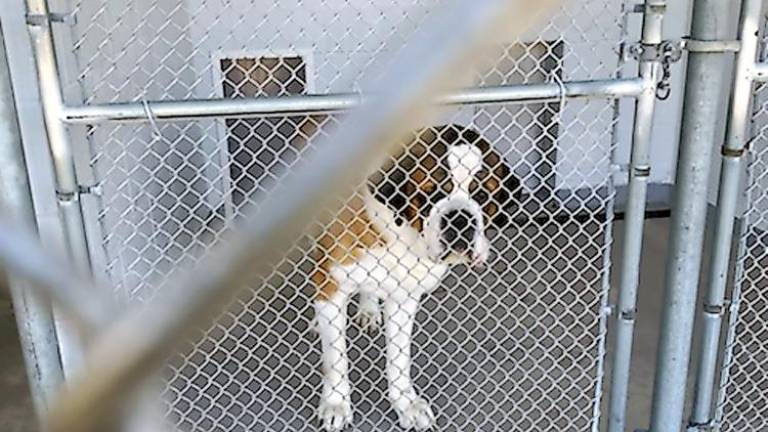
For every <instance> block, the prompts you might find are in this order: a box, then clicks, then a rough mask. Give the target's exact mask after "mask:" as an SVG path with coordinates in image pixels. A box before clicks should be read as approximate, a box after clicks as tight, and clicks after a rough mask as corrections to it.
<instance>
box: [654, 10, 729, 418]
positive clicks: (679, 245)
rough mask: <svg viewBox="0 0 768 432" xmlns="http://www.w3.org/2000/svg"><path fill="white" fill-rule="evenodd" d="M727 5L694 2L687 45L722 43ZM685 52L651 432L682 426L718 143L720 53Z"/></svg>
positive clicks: (723, 85) (722, 89)
mask: <svg viewBox="0 0 768 432" xmlns="http://www.w3.org/2000/svg"><path fill="white" fill-rule="evenodd" d="M732 7H733V5H732V2H731V1H729V0H696V1H695V2H694V8H693V20H692V24H691V40H692V41H696V42H699V41H704V42H706V41H723V40H725V39H727V38H728V36H729V34H728V33H729V25H728V24H729V23H728V20H727V19H724V17H727V16H729V12H730V10H731V8H732ZM704 51H705V50H701V51H698V50H697V51H692V52H690V53H689V55H688V70H687V74H686V85H685V96H684V101H683V118H682V128H681V133H680V149H679V152H678V163H677V178H676V182H675V185H676V188H675V199H674V202H673V207H672V208H673V210H672V221H671V240H670V245H669V255H668V258H667V259H668V261H667V269H666V284H665V289H664V309H663V313H662V321H661V332H660V337H659V348H658V352H657V358H656V376H655V379H654V389H653V402H652V408H651V429H650V430H651V431H652V432H667V431H668V432H672V431H675V432H677V431H679V430H680V429H681V427H682V426H683V410H684V403H685V395H686V383H687V375H688V366H689V362H690V351H691V339H692V334H693V323H694V315H695V303H696V291H697V290H696V288H697V286H698V281H699V270H700V267H701V258H702V250H703V244H704V225H705V220H706V210H707V185H708V177H709V175H710V165H711V161H712V150H713V149H714V148H715V146H716V145H717V144H718V143H720V142H722V137H723V135H722V130H721V129H722V128H720V127H718V120H719V119H721V118H722V117H723V116H724V114H725V104H726V102H725V98H724V96H725V95H726V91H727V89H728V87H729V86H728V83H727V82H726V77H727V74H726V73H724V72H725V70H726V68H725V66H726V60H727V57H726V52H723V50H720V51H719V52H717V51H716V52H711V51H707V52H704Z"/></svg>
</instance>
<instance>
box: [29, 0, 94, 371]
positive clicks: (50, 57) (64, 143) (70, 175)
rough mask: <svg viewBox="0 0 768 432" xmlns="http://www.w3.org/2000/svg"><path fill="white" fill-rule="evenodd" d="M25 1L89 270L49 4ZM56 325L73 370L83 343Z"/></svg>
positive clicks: (52, 133)
mask: <svg viewBox="0 0 768 432" xmlns="http://www.w3.org/2000/svg"><path fill="white" fill-rule="evenodd" d="M26 4H27V27H28V29H29V32H30V34H31V36H32V44H33V46H34V51H35V62H36V65H37V75H38V82H39V85H40V98H41V102H42V107H43V118H44V120H45V130H46V134H47V137H48V146H49V150H50V152H51V157H52V160H53V168H54V175H55V177H56V197H57V203H58V207H59V210H60V212H61V217H62V229H63V230H64V237H65V240H66V243H67V249H68V252H69V254H70V257H71V259H72V261H73V262H74V264H75V266H76V267H77V268H78V269H79V270H81V271H88V270H89V269H90V255H89V252H88V241H87V238H86V233H85V225H84V220H83V213H82V209H81V208H80V199H79V189H78V184H77V176H76V173H75V161H74V157H73V155H72V146H71V145H70V142H69V136H68V134H67V130H66V127H65V125H64V123H63V122H62V121H61V117H62V113H63V108H64V103H63V99H62V92H61V84H60V82H59V71H58V66H57V64H56V52H55V50H54V44H53V36H52V34H51V19H50V18H51V17H50V14H49V10H48V4H47V2H46V0H27V1H26ZM57 324H60V325H59V326H58V329H59V349H60V350H61V351H62V358H63V361H64V368H65V370H64V371H65V373H70V372H72V371H73V370H75V369H77V368H78V367H79V363H80V359H81V357H82V347H81V342H80V340H79V339H78V337H77V335H76V334H74V333H75V332H74V331H72V329H70V328H69V326H68V325H67V323H66V322H65V321H61V320H59V322H58V323H57Z"/></svg>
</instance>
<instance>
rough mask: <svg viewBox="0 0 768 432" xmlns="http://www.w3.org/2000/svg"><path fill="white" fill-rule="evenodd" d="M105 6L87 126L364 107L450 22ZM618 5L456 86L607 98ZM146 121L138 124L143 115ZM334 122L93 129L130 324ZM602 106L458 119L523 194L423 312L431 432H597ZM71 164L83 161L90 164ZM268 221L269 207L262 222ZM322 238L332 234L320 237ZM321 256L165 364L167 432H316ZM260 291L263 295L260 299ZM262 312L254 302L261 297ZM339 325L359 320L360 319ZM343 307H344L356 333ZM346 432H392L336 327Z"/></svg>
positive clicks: (278, 279) (403, 5) (609, 127)
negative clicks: (100, 112)
mask: <svg viewBox="0 0 768 432" xmlns="http://www.w3.org/2000/svg"><path fill="white" fill-rule="evenodd" d="M108 3H109V1H108V0H81V1H78V2H76V4H75V9H74V11H75V16H76V23H75V24H74V25H73V27H72V28H71V35H69V38H71V40H72V41H73V45H72V47H71V50H70V51H69V52H62V55H63V56H70V57H71V59H72V60H73V63H74V65H75V66H73V69H74V70H72V71H71V74H70V76H72V77H73V79H72V81H71V82H70V83H65V87H70V86H77V87H78V88H79V89H80V92H81V95H80V98H79V99H78V100H71V101H69V102H72V103H82V102H85V103H86V104H92V103H108V102H125V101H137V102H141V101H146V100H184V99H203V98H212V97H218V98H251V97H257V96H271V97H278V96H291V95H307V94H331V93H357V92H360V91H361V89H364V88H365V87H366V85H367V84H366V83H367V82H369V81H370V80H373V79H375V78H376V76H377V73H378V71H380V70H382V69H383V67H384V65H386V64H387V63H386V62H387V59H388V58H390V57H391V55H392V54H394V53H396V52H398V51H399V50H401V49H403V47H404V46H405V45H406V44H407V43H408V39H409V36H410V35H411V34H412V33H413V31H414V30H415V29H417V28H418V27H419V25H420V24H421V23H422V22H423V21H424V19H426V18H427V17H428V16H429V15H430V14H431V13H433V12H434V11H436V10H439V9H440V8H443V7H445V6H446V5H448V4H449V2H445V1H437V0H435V1H419V2H402V1H397V0H387V1H384V0H382V1H341V0H325V1H321V2H305V1H300V0H295V1H289V2H285V1H281V2H271V1H261V0H257V1H247V2H246V1H242V2H240V1H234V2H216V1H211V0H193V1H185V2H181V1H178V2H176V1H174V2H159V1H156V0H137V1H133V2H131V3H130V4H128V5H126V7H122V8H116V7H109V8H108V7H107V5H108ZM624 9H625V8H624V4H623V1H621V0H599V1H598V0H590V1H585V2H571V3H570V4H569V5H568V7H567V8H565V9H563V10H561V11H560V12H559V14H558V15H557V16H556V17H555V18H554V19H552V21H550V22H549V23H548V24H547V25H545V26H543V27H541V28H539V29H537V30H536V31H535V32H532V33H531V34H530V35H528V36H527V37H525V38H522V39H520V40H504V38H503V36H502V37H500V38H499V40H495V41H489V44H492V45H494V47H495V48H496V52H497V54H498V55H497V56H495V57H489V58H487V59H486V60H485V62H484V63H483V64H482V65H481V66H479V67H476V68H474V69H473V73H472V76H471V77H468V78H467V80H466V82H465V84H467V85H471V86H479V87H484V86H498V85H509V84H531V83H542V82H558V83H560V82H563V81H573V80H587V79H613V78H616V77H618V76H619V68H620V59H619V56H618V52H619V51H620V50H619V48H620V47H621V46H622V45H623V43H624V39H625V31H626V29H625V28H624V21H625V16H624V13H625V12H624ZM148 115H150V118H151V112H149V108H148ZM341 118H343V114H327V115H290V116H269V117H254V118H217V119H206V120H190V121H174V122H162V123H156V122H150V123H148V124H103V125H96V126H92V127H89V128H88V132H87V136H86V137H85V138H86V139H87V147H88V149H87V154H88V157H87V159H88V161H89V163H88V167H87V168H86V169H87V170H90V171H91V174H92V175H93V177H94V178H95V180H96V184H97V185H98V190H99V193H100V196H99V201H100V204H99V210H98V212H97V214H95V215H91V217H89V218H87V222H88V223H89V224H90V228H91V229H90V231H89V232H91V233H93V232H96V233H100V236H99V237H100V238H95V239H93V238H92V239H91V246H92V251H91V254H92V258H93V261H94V263H96V264H97V267H98V268H97V270H99V271H101V272H104V274H106V275H107V276H108V279H109V280H110V281H111V282H112V283H113V284H114V286H115V287H116V290H117V292H116V294H117V296H118V297H119V298H120V299H121V300H122V301H124V302H130V301H141V302H144V301H148V300H149V299H151V298H152V297H153V296H154V295H155V294H156V292H157V290H158V289H162V287H163V284H164V282H166V281H167V280H168V278H169V275H170V274H171V272H172V271H174V270H175V269H178V268H184V267H189V266H194V265H195V262H196V261H197V260H198V259H199V258H200V257H202V256H204V255H205V254H206V253H207V252H208V251H209V250H210V248H211V247H212V246H213V245H215V244H216V243H217V242H219V241H220V239H221V236H222V234H223V233H224V232H226V231H228V230H229V229H231V228H234V227H236V226H237V223H238V220H239V217H240V216H241V215H242V212H243V209H244V208H245V207H247V206H248V205H255V204H256V203H259V202H261V201H260V198H261V197H263V196H264V194H265V193H266V192H267V191H269V190H272V188H273V187H274V186H275V185H276V184H278V183H279V182H280V180H281V178H282V177H283V176H284V175H285V173H287V172H288V171H289V170H291V169H296V167H297V165H298V164H299V163H300V161H301V159H302V157H303V156H304V155H306V154H307V152H311V151H323V149H322V148H319V147H318V146H317V142H318V140H319V138H321V137H323V136H324V135H326V134H328V133H329V132H330V131H332V130H333V128H334V126H335V125H337V124H338V122H339V120H340V119H341ZM616 122H617V117H616V109H615V102H614V101H610V100H609V101H605V100H563V101H560V102H548V103H542V102H537V103H527V104H498V105H482V106H480V105H478V106H464V107H461V108H455V109H451V110H449V111H447V112H445V113H444V114H443V115H442V117H441V118H440V119H439V121H438V122H437V123H441V124H442V123H445V124H448V123H453V124H460V125H465V126H469V127H471V128H472V129H474V130H475V131H477V132H478V133H479V134H480V136H481V137H482V138H483V139H485V140H487V141H489V142H490V143H491V145H492V147H493V148H494V149H495V150H496V151H497V152H498V153H499V154H501V155H502V161H501V163H503V164H506V165H507V166H509V167H510V169H511V170H512V172H513V173H514V175H515V176H516V177H518V178H519V179H520V182H521V185H522V186H521V189H522V192H521V194H520V196H519V198H517V199H516V200H515V201H514V202H503V203H502V202H499V203H496V204H497V205H498V206H500V207H502V206H503V207H504V209H505V211H506V212H508V214H509V216H510V217H509V218H508V221H507V222H505V223H504V224H503V225H501V226H498V227H496V228H494V229H492V230H491V232H490V239H489V240H490V243H491V245H492V246H491V249H492V255H491V259H490V262H489V263H488V267H487V269H486V270H484V271H482V272H476V271H473V270H470V269H468V268H467V267H466V266H462V265H459V266H455V267H453V268H451V269H450V270H449V272H448V275H447V276H446V277H445V278H444V280H443V281H442V282H441V284H440V286H439V287H438V289H437V290H435V291H434V292H433V293H430V294H428V295H427V296H425V297H424V298H423V299H422V304H421V308H420V312H419V313H418V315H417V318H416V326H415V329H414V334H413V348H412V349H413V379H414V383H415V386H416V388H417V389H419V391H420V392H421V394H422V395H423V396H424V397H425V398H426V399H427V400H429V401H430V402H431V405H432V408H433V410H434V412H435V415H436V421H437V428H439V429H441V430H496V429H504V430H519V431H530V430H550V429H555V428H558V429H576V430H590V429H594V428H596V427H597V424H598V419H599V407H600V404H601V400H602V394H601V389H602V377H603V357H604V347H605V337H606V319H607V316H606V314H605V311H606V306H607V295H608V277H609V272H610V269H611V268H610V261H609V259H608V256H609V254H610V248H611V242H612V232H611V222H612V219H613V200H614V197H615V191H614V187H613V183H612V176H613V174H614V166H613V161H612V159H611V158H612V154H613V152H614V150H615V139H614V129H615V126H616ZM85 144H86V143H76V145H77V146H79V148H81V149H83V148H84V146H85ZM262 205H267V206H268V205H269V203H262ZM316 228H318V229H320V230H323V229H327V228H326V227H316ZM314 238H315V237H313V236H310V235H307V236H306V237H305V238H304V239H303V240H302V241H300V242H298V244H297V245H296V247H295V248H294V250H293V251H292V252H291V253H290V254H288V255H287V256H286V258H285V259H284V261H283V262H282V263H281V264H280V265H278V266H277V267H276V268H274V271H273V273H272V275H271V276H270V277H269V278H267V279H266V280H258V281H254V282H253V284H252V285H253V287H263V289H261V290H253V291H251V292H253V293H254V294H249V295H245V296H243V297H241V298H240V299H238V300H237V301H236V302H234V303H233V304H232V305H231V307H230V309H229V311H228V312H227V313H226V314H224V315H223V316H221V318H220V319H219V320H218V322H217V323H216V325H214V326H213V327H211V328H208V329H201V330H200V335H199V338H198V339H196V340H194V341H190V342H189V346H188V349H187V350H186V351H185V352H184V353H183V354H180V355H179V356H178V357H176V358H175V359H173V361H171V363H170V366H169V367H168V368H167V370H166V378H167V386H166V389H165V398H166V400H167V410H168V413H169V415H170V417H171V418H172V419H173V422H174V423H175V424H176V425H178V426H179V427H180V428H181V429H182V430H227V431H260V430H315V429H316V428H317V425H318V422H317V419H316V413H315V411H316V408H317V405H318V403H319V398H320V392H321V389H322V376H321V371H320V367H319V366H320V363H321V361H320V356H321V352H320V341H319V339H318V336H317V335H316V333H314V332H313V331H312V318H313V308H312V301H313V297H314V292H315V290H316V287H315V286H314V285H313V284H312V282H311V280H310V278H311V275H312V273H313V271H315V269H316V263H315V262H314V261H313V259H312V250H313V247H314V246H313V245H314V241H313V239H314ZM264 287H265V288H264ZM256 293H257V294H256ZM353 303H354V302H353ZM356 308H357V304H356V303H354V304H353V305H352V310H351V312H350V314H351V315H350V316H352V315H354V313H355V310H356ZM347 338H348V341H349V358H350V364H351V370H350V379H351V382H352V388H353V391H352V402H353V406H354V413H355V419H354V422H353V425H354V430H390V429H391V430H398V426H397V416H396V415H395V413H394V411H393V410H392V409H391V407H390V405H389V402H388V401H387V397H386V395H387V392H386V377H385V373H384V370H385V366H384V359H385V355H384V351H385V341H384V334H383V332H378V333H366V332H363V331H361V329H360V328H359V326H358V325H356V324H353V323H351V324H350V326H349V330H348V333H347Z"/></svg>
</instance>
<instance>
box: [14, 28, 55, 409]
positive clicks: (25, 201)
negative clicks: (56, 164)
mask: <svg viewBox="0 0 768 432" xmlns="http://www.w3.org/2000/svg"><path fill="white" fill-rule="evenodd" d="M2 35H3V33H2V30H0V163H2V169H0V206H2V207H3V209H4V210H5V211H8V212H10V213H12V214H13V215H14V217H15V218H16V219H18V220H21V221H24V222H25V223H26V224H27V225H29V226H35V210H34V207H33V205H32V192H31V190H30V187H29V181H28V179H27V165H26V161H25V158H24V150H23V148H22V144H21V134H20V132H19V125H18V123H17V117H16V107H15V103H14V97H13V88H12V86H11V74H10V68H9V67H8V59H7V57H6V51H5V41H4V39H3V36H2ZM6 270H8V269H6ZM7 277H8V282H9V284H10V287H11V297H12V301H13V310H14V313H15V315H16V324H17V327H18V330H19V339H20V341H21V347H22V353H23V355H24V364H25V366H26V371H27V381H28V382H29V388H30V392H31V394H32V401H33V403H34V406H35V413H36V414H37V417H38V420H41V421H42V419H43V418H44V416H45V413H46V412H47V411H48V403H49V402H50V401H51V399H52V396H53V395H54V392H55V391H56V390H57V389H58V387H59V385H60V384H61V382H62V381H63V373H62V367H61V360H60V358H59V347H58V341H57V339H56V329H55V326H54V320H53V310H52V308H51V304H50V302H49V301H48V299H47V298H46V297H45V296H42V295H40V293H38V292H36V291H33V290H31V289H29V286H28V284H29V282H28V281H25V280H23V279H21V278H19V275H18V274H17V273H15V272H12V271H10V272H7Z"/></svg>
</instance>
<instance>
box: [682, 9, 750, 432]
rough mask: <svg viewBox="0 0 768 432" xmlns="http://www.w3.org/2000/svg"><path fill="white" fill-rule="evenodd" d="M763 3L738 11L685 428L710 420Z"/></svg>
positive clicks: (704, 424) (703, 423)
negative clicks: (695, 367)
mask: <svg viewBox="0 0 768 432" xmlns="http://www.w3.org/2000/svg"><path fill="white" fill-rule="evenodd" d="M761 10H762V0H744V2H743V4H742V8H741V19H740V27H739V28H740V30H739V32H740V37H739V39H740V40H741V51H739V54H738V56H737V58H736V65H735V72H734V78H733V89H732V94H731V100H730V107H729V113H728V119H727V123H726V135H725V144H724V145H723V148H722V151H721V159H722V170H721V171H720V185H719V193H718V196H717V213H716V219H715V232H714V239H713V243H712V256H711V258H710V259H711V260H710V265H709V285H708V286H707V292H706V298H705V300H704V305H703V308H702V311H701V317H702V323H703V329H702V332H703V333H702V339H701V345H700V346H699V352H700V356H699V364H698V370H697V374H696V386H695V388H694V404H693V410H692V413H691V418H690V422H689V426H690V427H691V428H697V427H702V426H706V425H708V424H710V422H711V420H712V396H713V392H714V386H715V375H716V371H717V355H718V351H719V345H720V330H721V325H722V317H723V313H724V310H723V302H724V299H725V288H726V283H727V277H728V267H729V263H730V252H731V242H732V241H733V227H734V222H735V218H736V207H737V204H738V198H739V194H740V191H739V185H740V180H741V172H742V170H743V160H744V158H743V155H744V147H745V145H746V141H747V136H746V134H747V125H748V124H749V113H750V106H751V103H750V102H751V100H752V87H753V78H754V77H755V76H756V75H755V74H754V73H753V72H754V71H753V69H754V67H755V58H756V56H757V48H758V29H759V28H758V27H759V21H760V15H761Z"/></svg>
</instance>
